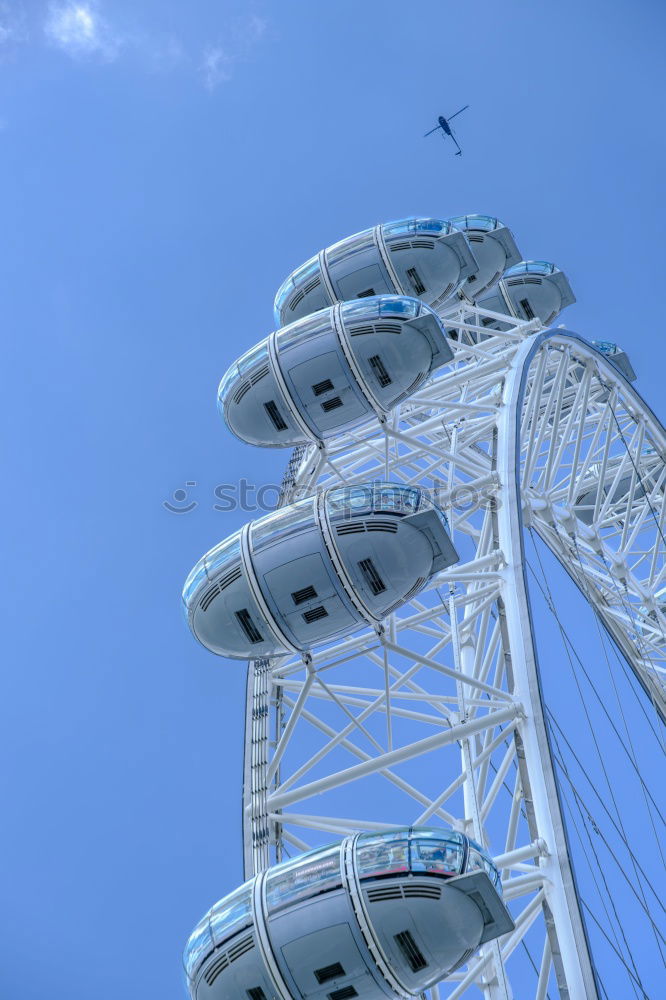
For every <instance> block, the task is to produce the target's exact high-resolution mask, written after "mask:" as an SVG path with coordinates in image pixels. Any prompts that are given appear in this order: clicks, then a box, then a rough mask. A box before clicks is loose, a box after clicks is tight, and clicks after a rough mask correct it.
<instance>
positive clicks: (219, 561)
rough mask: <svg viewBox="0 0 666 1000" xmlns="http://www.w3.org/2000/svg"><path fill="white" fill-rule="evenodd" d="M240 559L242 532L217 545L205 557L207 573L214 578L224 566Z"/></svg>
mask: <svg viewBox="0 0 666 1000" xmlns="http://www.w3.org/2000/svg"><path fill="white" fill-rule="evenodd" d="M239 558H240V531H237V532H236V533H235V534H234V535H231V537H230V538H225V539H224V541H223V542H220V544H219V545H216V546H215V548H213V549H211V550H210V552H207V553H206V555H205V556H204V562H205V564H206V572H207V573H208V576H209V577H212V576H213V575H214V574H215V573H216V572H217V571H218V570H219V569H221V568H222V567H223V566H225V565H227V564H229V563H232V562H234V561H235V560H236V559H239Z"/></svg>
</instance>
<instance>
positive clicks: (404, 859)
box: [183, 827, 513, 1000]
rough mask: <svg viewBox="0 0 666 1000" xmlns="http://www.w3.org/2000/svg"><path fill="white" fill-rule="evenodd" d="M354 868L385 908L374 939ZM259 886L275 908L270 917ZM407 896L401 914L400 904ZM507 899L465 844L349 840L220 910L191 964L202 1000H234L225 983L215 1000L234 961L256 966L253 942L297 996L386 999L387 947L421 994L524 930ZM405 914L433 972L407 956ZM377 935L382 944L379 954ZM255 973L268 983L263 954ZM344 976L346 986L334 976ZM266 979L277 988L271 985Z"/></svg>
mask: <svg viewBox="0 0 666 1000" xmlns="http://www.w3.org/2000/svg"><path fill="white" fill-rule="evenodd" d="M350 866H351V869H353V871H354V872H355V873H356V878H357V879H358V884H359V885H360V887H361V892H362V894H363V899H364V905H365V906H366V908H367V907H368V904H369V903H370V904H371V903H372V902H373V901H374V900H375V898H381V899H382V900H384V902H383V903H382V907H381V908H379V909H377V908H376V907H372V906H370V907H369V908H368V909H367V913H368V917H369V923H368V924H366V925H365V930H364V932H363V934H361V933H359V932H360V927H359V925H357V923H356V918H355V917H354V912H355V909H354V908H353V907H352V906H351V905H350V888H351V886H350V883H349V881H348V879H349V876H348V872H349V870H350ZM258 881H259V882H260V883H261V884H260V889H261V892H260V896H261V898H262V899H263V900H265V902H264V903H263V904H262V906H261V908H260V909H257V904H256V900H257V898H258V896H257V892H256V891H255V885H256V884H257V882H258ZM403 883H404V884H405V885H408V886H411V888H410V890H409V892H407V893H402V892H401V890H400V885H402V884H403ZM391 885H392V886H393V887H394V888H393V890H391V888H390V887H391ZM396 886H397V892H398V903H391V899H392V898H394V897H395V895H396V888H395V887H396ZM454 888H455V890H456V891H453V890H454ZM391 892H392V893H393V895H390V893H391ZM501 893H502V886H501V881H500V873H499V871H498V869H497V867H496V866H495V864H494V863H493V861H492V859H491V858H490V856H489V855H488V854H487V852H486V851H485V850H484V849H483V848H482V847H480V845H479V844H477V843H475V841H473V840H471V839H469V838H468V837H466V836H465V835H464V834H462V833H458V832H456V831H453V830H443V829H436V828H432V827H417V828H398V829H394V830H388V831H386V832H384V833H365V834H361V835H357V836H352V837H348V838H346V839H345V840H344V841H342V842H341V843H336V844H333V845H330V846H327V847H322V848H318V849H316V850H314V851H310V852H308V853H307V854H303V855H301V856H300V857H297V858H293V859H291V860H289V861H286V862H283V863H282V864H279V865H276V866H274V867H273V868H271V869H269V870H268V872H266V873H265V874H261V875H258V876H255V877H254V878H253V879H250V880H249V881H248V882H246V883H244V885H242V886H240V888H238V889H236V890H235V891H234V892H232V893H230V894H229V895H228V896H225V897H224V898H223V899H221V900H220V901H219V902H218V903H216V904H215V906H213V907H212V908H211V910H209V912H208V913H207V914H206V915H205V916H204V918H203V919H202V920H201V921H200V922H199V924H198V925H197V927H196V928H195V930H194V931H193V933H192V934H191V935H190V938H189V940H188V943H187V945H186V948H185V952H184V955H183V962H184V967H185V973H186V976H187V980H188V983H189V985H190V990H191V993H192V996H193V997H197V998H198V997H199V992H198V991H199V988H200V987H201V988H202V990H203V992H202V994H201V996H202V997H203V996H206V997H209V996H210V997H215V998H216V1000H217V997H218V996H219V997H220V998H221V997H226V996H227V995H228V994H227V992H225V990H228V989H229V985H230V984H229V983H226V982H224V981H221V982H220V984H219V988H218V989H219V992H216V993H213V994H211V993H209V992H208V991H209V990H210V988H211V987H212V985H213V983H214V981H215V979H216V978H217V977H219V976H222V974H223V973H224V970H225V969H226V968H227V967H228V965H229V962H225V956H227V955H230V954H232V953H233V954H238V955H239V956H240V954H242V953H243V952H247V953H248V954H249V951H250V949H249V946H248V945H247V944H243V945H241V943H240V942H241V941H242V942H245V941H246V940H249V939H248V938H247V934H248V933H249V934H251V935H252V934H258V933H261V936H262V938H263V940H264V941H265V942H266V945H267V947H268V949H269V952H270V953H271V954H272V955H273V957H274V960H275V961H276V962H277V966H278V973H279V974H280V975H281V976H282V977H283V979H284V982H285V984H286V985H287V986H288V988H289V990H290V991H291V993H292V995H294V996H299V997H300V996H308V995H310V993H311V988H309V987H310V984H311V982H312V983H315V980H316V981H318V983H319V984H321V983H322V982H324V981H328V980H331V981H332V980H333V979H335V980H336V981H335V982H334V983H333V984H332V986H329V990H330V989H331V988H333V987H341V986H344V985H345V984H346V983H347V982H348V981H349V983H353V984H354V985H358V982H359V981H360V982H361V983H362V984H363V986H364V987H365V989H361V991H360V993H359V995H360V997H361V1000H364V998H366V997H368V998H370V997H373V998H374V997H378V996H384V995H385V991H384V990H382V989H378V988H377V985H376V984H379V985H380V986H382V985H383V986H384V987H385V981H383V980H382V976H381V974H380V973H379V970H378V968H377V965H376V961H375V957H374V956H376V955H377V950H376V946H377V945H379V950H380V951H381V953H382V954H383V955H384V957H385V958H386V959H388V963H389V966H390V974H391V976H393V977H395V979H396V980H397V981H398V982H399V983H401V984H403V985H404V986H405V987H406V988H407V989H408V991H409V992H413V993H418V992H419V991H420V989H422V988H424V987H425V986H426V985H427V984H428V983H429V982H431V981H436V979H441V978H442V976H443V975H445V974H446V973H447V972H449V971H451V969H452V968H454V967H455V966H456V965H457V964H459V962H460V960H461V958H462V956H466V957H468V955H469V950H470V949H471V950H474V949H475V948H476V947H477V946H478V945H479V944H482V943H485V942H486V941H489V940H492V939H493V938H495V937H497V936H499V935H501V934H503V933H506V932H507V931H508V930H511V929H512V927H513V923H512V921H511V918H510V916H509V914H508V911H507V910H506V907H505V906H504V904H503V903H502V900H501ZM403 897H404V898H403ZM395 907H399V908H400V914H401V916H402V918H403V922H405V920H406V921H407V925H408V926H409V927H410V928H411V931H410V938H411V943H410V948H412V951H413V949H414V948H415V949H416V951H418V952H419V953H421V954H426V955H427V956H428V959H429V961H427V962H425V963H424V964H420V963H419V964H417V965H415V964H414V963H413V962H410V961H409V952H408V951H406V950H405V948H401V947H400V945H401V939H400V935H399V934H398V936H397V938H396V936H395V934H396V927H395V926H394V925H395V915H396V912H397V911H396V910H395V909H394V908H395ZM341 924H344V925H346V926H347V927H348V929H349V931H350V932H351V934H350V935H349V936H346V937H344V938H340V937H339V935H338V934H337V932H336V928H338V927H340V926H341ZM241 932H243V936H242V937H241ZM412 934H413V935H414V936H413V937H412ZM366 935H370V937H371V938H372V939H373V940H372V941H370V942H368V941H367V940H366ZM237 942H238V943H237ZM322 948H323V951H322V950H321V949H322ZM372 948H374V949H375V950H374V951H373V950H371V949H372ZM359 955H360V956H361V957H360V965H359V964H358V962H359V959H358V956H359ZM327 956H328V957H327ZM352 956H357V958H356V960H354V959H353V958H352ZM336 960H337V961H336ZM251 961H252V962H253V963H257V962H258V963H259V964H253V965H250V964H249V960H248V963H247V964H245V965H244V966H243V965H241V964H240V963H239V965H238V966H235V969H236V975H237V976H238V975H240V976H241V977H243V976H244V975H247V976H248V977H252V976H254V977H255V979H254V982H255V983H256V982H257V977H259V981H261V977H262V976H264V974H265V968H264V966H263V963H262V960H261V958H260V957H259V956H258V955H257V949H255V950H254V953H253V955H252V959H251ZM335 965H337V969H336V972H335V975H333V974H332V973H331V974H330V975H328V974H327V973H325V970H331V969H333V968H334V967H335ZM318 966H319V967H320V968H318ZM266 978H267V980H268V981H269V987H270V974H269V975H267V977H266ZM250 982H251V979H250V978H248V983H250Z"/></svg>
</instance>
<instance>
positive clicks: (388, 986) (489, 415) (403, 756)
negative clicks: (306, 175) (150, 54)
mask: <svg viewBox="0 0 666 1000" xmlns="http://www.w3.org/2000/svg"><path fill="white" fill-rule="evenodd" d="M573 301H574V299H573V294H572V292H571V288H570V286H569V282H568V280H567V278H566V276H565V275H564V273H563V272H562V271H560V270H559V269H558V268H556V267H555V266H554V265H552V264H549V263H546V262H544V261H523V260H521V255H520V253H519V251H518V249H517V247H516V244H515V241H514V239H513V236H512V234H511V232H510V231H509V230H508V228H506V227H505V226H503V225H502V224H501V223H500V222H499V221H498V220H497V219H494V218H490V217H487V216H478V215H471V216H463V217H457V218H454V219H451V220H446V221H445V220H437V219H416V218H415V219H407V220H401V221H399V222H394V223H388V224H385V225H382V226H377V227H375V229H372V230H367V231H365V232H363V233H360V234H357V235H355V236H352V237H350V238H348V239H345V240H343V241H341V242H340V243H338V244H335V245H334V246H332V247H329V248H328V249H326V250H325V251H322V252H321V253H319V254H317V255H316V256H315V257H313V258H312V259H311V260H310V261H308V262H307V263H306V264H304V265H303V266H302V267H301V268H299V269H298V270H297V271H295V272H294V273H293V274H292V275H291V276H290V277H289V278H288V279H287V280H286V281H285V283H284V284H283V286H282V287H281V289H280V290H279V292H278V295H277V297H276V324H277V327H278V329H277V332H276V333H273V334H271V335H270V336H269V337H268V338H267V339H266V340H264V341H262V342H261V343H260V344H258V345H257V346H256V347H255V348H253V349H252V350H251V351H248V352H247V353H246V354H245V355H243V357H242V358H240V359H239V361H238V362H237V363H235V364H234V365H233V366H232V367H231V368H230V369H229V371H228V373H227V375H226V376H225V377H224V379H223V380H222V382H221V385H220V391H219V407H220V411H221V413H222V415H223V417H224V419H225V421H226V423H227V425H228V427H229V429H230V430H231V431H232V432H233V433H234V434H236V435H237V436H238V437H240V438H241V439H242V440H245V441H248V442H250V443H252V444H255V445H258V446H262V447H290V448H292V449H293V451H292V454H291V457H290V459H289V463H288V466H287V470H286V473H285V479H284V483H283V490H282V497H281V502H280V506H279V508H278V510H276V511H275V512H274V513H271V514H268V515H266V516H264V517H262V518H258V519H256V520H255V521H254V522H252V523H251V524H249V525H247V526H246V527H245V528H243V529H242V530H241V531H240V532H238V533H237V534H236V535H233V536H231V537H230V538H228V539H225V540H224V541H223V542H221V543H220V544H219V545H218V546H216V547H215V548H214V549H212V550H211V551H210V552H209V553H207V554H206V555H205V556H204V557H203V558H202V559H201V560H200V561H199V563H197V565H196V566H195V568H194V569H193V571H192V573H191V574H190V576H189V577H188V580H187V582H186V585H185V589H184V592H183V601H184V607H185V613H186V616H187V620H188V622H189V624H190V627H191V629H192V631H193V633H194V634H195V636H196V637H197V638H198V639H199V641H201V642H202V643H203V644H204V645H205V646H206V647H207V648H209V649H211V650H212V651H213V652H216V653H218V654H220V655H223V656H227V657H231V658H234V659H245V660H249V667H248V680H247V699H246V707H245V712H246V739H245V765H244V776H243V824H244V855H245V856H244V860H245V880H246V881H245V882H244V883H243V884H242V885H241V886H240V887H239V888H238V889H236V890H235V891H234V892H232V893H230V894H229V895H228V896H225V897H224V898H223V899H222V900H220V901H219V902H218V903H216V904H215V906H213V907H212V909H211V910H210V911H209V912H208V913H207V914H206V915H205V916H204V917H203V919H202V920H201V921H200V923H199V924H198V925H197V928H196V929H195V931H194V932H193V934H192V936H191V937H190V940H189V942H188V945H187V948H186V952H185V967H186V975H187V979H188V985H189V989H190V992H191V996H192V1000H227V998H229V1000H232V998H234V1000H235V998H238V1000H241V998H243V1000H244V998H246V997H249V998H250V1000H272V998H275V1000H289V998H292V997H294V998H298V1000H310V998H313V1000H315V998H316V1000H351V998H353V997H359V998H360V1000H375V998H380V997H382V998H383V997H396V996H397V997H403V998H408V997H412V996H420V995H424V994H425V993H427V992H429V993H430V995H431V996H433V997H441V998H442V1000H444V998H448V1000H456V998H458V997H462V996H469V997H472V996H483V997H486V998H488V1000H509V998H512V997H514V996H515V995H516V994H515V993H514V992H513V988H512V975H511V973H512V956H513V955H514V953H515V952H516V951H517V949H518V948H519V946H520V945H521V944H522V943H524V942H525V940H526V939H527V937H528V936H529V940H530V942H531V946H532V948H533V949H534V948H535V947H536V948H537V949H538V952H537V962H536V975H535V981H534V989H533V992H532V993H530V994H529V995H530V996H534V997H535V998H536V1000H543V998H545V997H546V996H547V995H551V993H549V992H548V991H549V990H550V991H552V990H553V989H555V990H557V995H558V996H559V997H563V998H570V1000H579V998H597V997H601V993H600V991H599V986H598V980H597V976H596V972H595V967H594V961H593V956H592V955H591V950H590V947H589V943H588V936H587V932H586V926H585V921H584V914H583V912H582V907H581V903H580V898H579V893H578V889H577V883H576V878H575V874H574V871H573V868H572V863H571V855H570V850H569V844H568V838H567V829H566V826H565V822H564V818H563V809H562V802H561V795H560V790H559V787H558V780H557V777H556V772H555V769H554V765H553V753H552V748H551V741H550V736H549V730H548V726H547V722H546V716H545V709H544V702H543V694H542V687H541V680H540V674H539V668H538V663H537V654H536V647H535V628H534V622H533V618H532V611H531V606H530V594H529V589H528V579H527V571H526V563H525V548H524V546H525V542H524V536H525V532H526V531H529V532H531V533H533V534H535V535H537V536H538V537H539V538H540V539H541V540H542V541H543V543H545V545H546V546H548V548H549V549H550V550H551V552H552V553H553V554H554V555H555V556H556V557H557V558H558V559H559V561H560V562H561V564H562V566H563V567H564V569H565V570H566V571H567V572H568V574H569V575H570V577H571V578H572V579H573V580H574V581H575V583H576V584H577V585H578V587H579V589H580V591H581V593H582V594H583V595H584V597H585V599H586V600H587V601H588V602H589V604H590V605H591V606H592V607H593V608H594V610H595V613H596V614H597V615H598V617H599V620H600V621H601V622H602V623H603V626H604V627H605V629H606V630H607V632H608V634H609V635H610V636H611V637H612V638H613V640H614V641H615V643H616V644H617V646H618V647H619V649H620V650H621V651H622V653H623V654H624V656H625V657H626V660H627V662H628V664H629V665H630V667H631V669H632V671H633V673H634V675H635V678H636V679H637V681H638V682H639V683H640V685H641V687H642V688H643V690H644V693H645V697H646V699H648V702H649V703H651V705H652V707H653V710H654V712H655V713H656V714H657V717H658V718H659V719H660V720H663V719H665V718H666V690H665V684H666V681H665V677H666V662H665V658H666V562H665V556H666V545H665V544H664V543H665V538H664V528H665V524H664V519H665V517H666V504H665V503H664V493H665V485H666V461H665V460H666V436H665V432H664V429H663V428H662V426H661V424H660V423H659V422H658V421H657V419H656V418H655V417H654V415H653V414H652V413H651V411H650V410H649V408H648V407H647V406H646V404H645V403H644V402H643V400H641V398H640V396H639V395H638V394H637V393H636V392H635V391H634V389H633V388H632V386H631V382H632V381H633V379H634V378H635V376H634V373H633V370H632V368H631V364H630V362H629V359H628V357H627V355H626V354H625V353H624V352H623V351H622V350H621V349H620V348H618V347H617V346H616V345H614V344H610V343H607V342H602V343H596V344H595V343H590V342H588V341H586V340H584V339H583V338H582V337H580V336H578V335H577V334H575V333H572V332H570V331H568V330H566V329H565V328H563V327H554V326H553V325H552V324H553V321H554V320H555V319H556V318H557V316H558V315H559V313H560V312H561V310H562V309H563V308H564V307H566V306H567V305H569V304H570V303H571V302H573ZM239 791H240V789H239ZM527 995H528V994H527V993H526V992H524V990H522V991H521V993H520V997H521V998H522V997H526V996H527Z"/></svg>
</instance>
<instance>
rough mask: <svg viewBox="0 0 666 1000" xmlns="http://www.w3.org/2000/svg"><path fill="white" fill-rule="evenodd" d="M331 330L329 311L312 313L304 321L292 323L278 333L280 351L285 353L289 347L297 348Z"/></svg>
mask: <svg viewBox="0 0 666 1000" xmlns="http://www.w3.org/2000/svg"><path fill="white" fill-rule="evenodd" d="M330 329H331V313H330V310H329V309H322V310H320V311H319V312H315V313H311V314H310V315H309V316H305V317H304V318H303V319H299V320H296V322H295V323H290V324H289V326H285V327H284V329H282V330H280V331H279V333H278V349H279V350H280V351H284V350H286V349H287V348H289V347H296V346H297V345H299V344H303V343H305V342H306V341H307V340H311V339H312V338H313V337H316V336H318V334H320V333H326V332H328V331H329V330H330Z"/></svg>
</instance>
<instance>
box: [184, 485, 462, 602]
mask: <svg viewBox="0 0 666 1000" xmlns="http://www.w3.org/2000/svg"><path fill="white" fill-rule="evenodd" d="M315 503H316V497H314V496H311V497H306V498H305V499H304V500H298V501H297V502H296V503H294V504H290V505H289V507H287V508H285V509H281V510H276V511H273V513H272V514H266V515H265V516H264V517H262V518H259V519H258V520H257V521H254V522H253V523H252V528H251V532H250V550H251V552H254V553H256V552H260V551H262V549H264V548H266V547H267V546H269V545H273V544H274V543H276V542H282V541H284V540H285V539H286V538H288V537H289V536H290V535H296V534H298V533H299V532H300V531H301V530H302V529H303V528H305V527H307V526H309V525H310V524H312V522H313V520H314V517H315ZM325 505H326V512H327V514H328V516H329V518H330V519H331V520H332V521H339V520H346V519H350V518H353V517H362V516H365V515H367V514H370V513H372V512H373V511H381V512H382V513H387V512H389V511H390V512H393V513H394V514H396V515H398V516H403V517H404V516H405V515H408V514H416V513H417V512H418V511H420V510H425V509H430V508H433V509H434V510H436V511H437V513H438V515H439V517H440V519H441V520H442V522H443V524H444V526H445V527H446V528H447V530H448V523H447V521H446V517H445V515H444V514H443V513H442V512H441V511H440V510H439V508H438V507H436V506H435V505H434V504H432V503H431V501H430V500H429V498H428V497H427V496H426V495H425V493H424V492H423V490H420V489H418V488H417V487H415V486H403V485H401V484H400V483H383V482H375V483H368V484H363V485H359V486H340V487H338V488H336V489H331V490H327V492H326V494H325ZM240 536H241V533H240V531H237V532H236V533H235V534H233V535H231V536H230V537H229V538H225V539H224V541H223V542H220V544H219V545H216V546H215V548H213V549H211V550H210V552H207V553H206V555H205V556H204V557H203V558H202V559H200V560H199V562H198V563H197V564H196V566H195V567H194V568H193V569H192V571H191V573H190V574H189V576H188V577H187V580H186V581H185V585H184V587H183V604H184V611H185V614H186V615H187V609H188V607H189V603H190V600H191V598H192V597H193V596H194V594H195V592H196V591H197V590H198V589H199V587H200V586H201V584H202V583H203V582H204V581H205V580H207V579H213V577H214V576H215V574H216V572H217V571H218V570H219V569H220V568H221V567H222V566H225V565H230V564H231V563H232V562H234V561H235V560H239V559H240V554H241V542H240Z"/></svg>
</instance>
